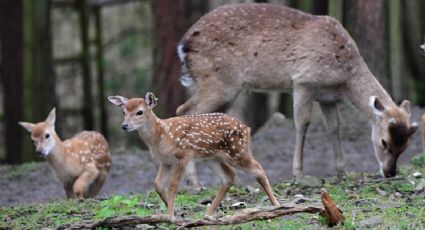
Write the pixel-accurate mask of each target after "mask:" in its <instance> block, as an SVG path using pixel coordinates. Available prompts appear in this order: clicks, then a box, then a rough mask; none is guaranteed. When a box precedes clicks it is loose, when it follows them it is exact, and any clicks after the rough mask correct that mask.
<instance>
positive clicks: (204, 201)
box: [199, 199, 212, 205]
mask: <svg viewBox="0 0 425 230" xmlns="http://www.w3.org/2000/svg"><path fill="white" fill-rule="evenodd" d="M199 203H200V204H202V205H209V204H211V203H212V200H211V199H205V200H201V202H199Z"/></svg>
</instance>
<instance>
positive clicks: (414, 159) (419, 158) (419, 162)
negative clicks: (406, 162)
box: [411, 153, 425, 167]
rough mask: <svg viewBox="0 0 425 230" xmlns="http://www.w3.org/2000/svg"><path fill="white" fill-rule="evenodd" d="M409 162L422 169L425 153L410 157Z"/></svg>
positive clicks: (424, 162) (424, 163)
mask: <svg viewBox="0 0 425 230" xmlns="http://www.w3.org/2000/svg"><path fill="white" fill-rule="evenodd" d="M411 162H412V164H413V165H415V166H418V167H424V166H425V153H422V154H418V155H416V156H414V157H412V160H411Z"/></svg>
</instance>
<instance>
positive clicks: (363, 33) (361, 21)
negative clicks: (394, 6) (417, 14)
mask: <svg viewBox="0 0 425 230" xmlns="http://www.w3.org/2000/svg"><path fill="white" fill-rule="evenodd" d="M396 1H399V0H396ZM386 9H387V5H386V1H385V0H374V1H370V0H345V1H344V15H343V21H344V23H343V24H344V26H345V27H346V28H347V30H348V32H349V33H350V34H351V36H352V37H353V39H354V40H355V41H356V43H357V46H358V47H359V50H360V54H361V55H362V57H363V58H364V59H365V61H366V63H367V65H368V66H369V68H370V70H371V71H372V73H373V74H374V75H375V77H376V78H377V79H378V80H379V81H380V82H381V84H382V85H383V86H384V88H386V89H389V87H390V84H389V83H390V81H389V80H390V79H389V78H388V77H387V75H388V66H387V57H388V53H387V49H386V48H387V46H386V44H387V40H386V34H387V33H386V23H385V22H386Z"/></svg>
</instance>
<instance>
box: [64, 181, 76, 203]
mask: <svg viewBox="0 0 425 230" xmlns="http://www.w3.org/2000/svg"><path fill="white" fill-rule="evenodd" d="M63 189H64V190H65V195H66V198H67V199H71V198H74V191H73V190H72V185H69V184H66V185H64V186H63Z"/></svg>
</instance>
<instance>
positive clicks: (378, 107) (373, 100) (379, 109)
mask: <svg viewBox="0 0 425 230" xmlns="http://www.w3.org/2000/svg"><path fill="white" fill-rule="evenodd" d="M369 107H370V108H371V109H372V111H373V113H374V114H375V115H377V116H381V115H382V113H383V112H384V110H385V107H384V105H383V104H382V102H381V100H379V98H378V97H376V96H371V97H370V98H369Z"/></svg>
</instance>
